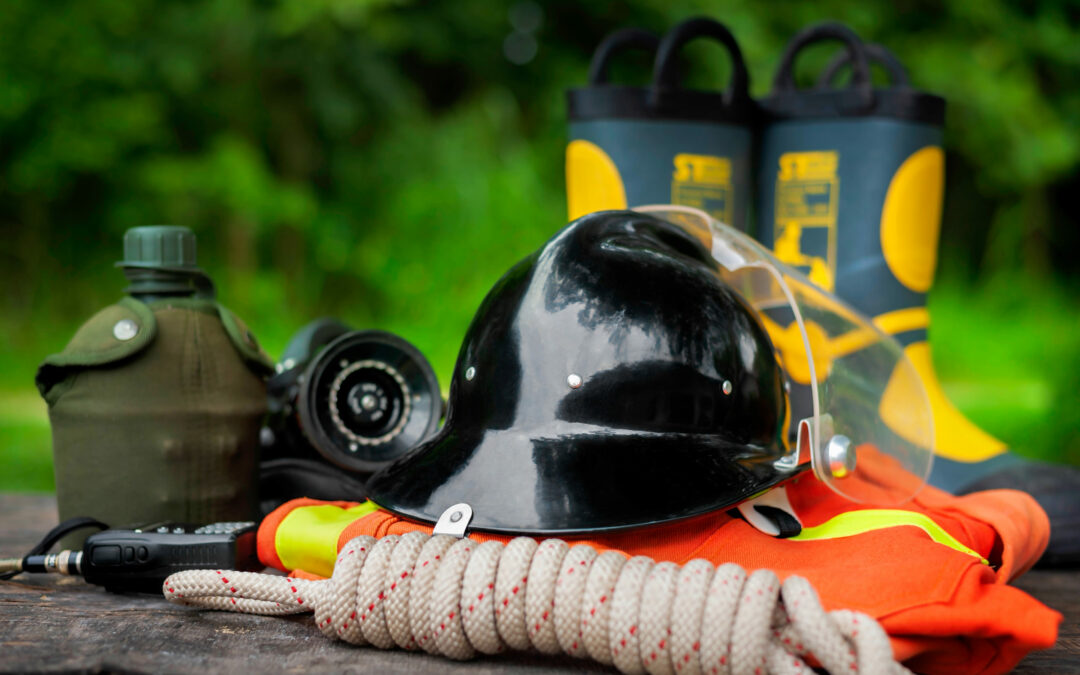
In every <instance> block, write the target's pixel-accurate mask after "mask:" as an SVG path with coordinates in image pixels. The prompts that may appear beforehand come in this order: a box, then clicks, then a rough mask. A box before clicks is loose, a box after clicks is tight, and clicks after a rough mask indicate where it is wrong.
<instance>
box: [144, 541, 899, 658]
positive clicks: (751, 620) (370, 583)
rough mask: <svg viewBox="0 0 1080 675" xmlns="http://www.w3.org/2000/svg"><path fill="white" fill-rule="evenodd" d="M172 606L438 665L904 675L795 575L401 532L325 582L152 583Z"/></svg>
mask: <svg viewBox="0 0 1080 675" xmlns="http://www.w3.org/2000/svg"><path fill="white" fill-rule="evenodd" d="M164 592H165V596H166V597H167V598H168V599H169V600H171V601H173V602H176V603H181V604H186V605H192V606H195V607H202V608H207V609H219V610H227V611H234V612H243V613H247V614H267V615H282V614H297V613H303V612H314V613H315V622H316V624H317V625H318V626H319V629H320V630H321V631H322V632H323V633H324V634H325V635H326V636H327V637H330V638H331V639H340V640H344V641H346V642H350V643H352V644H357V645H367V644H371V645H374V646H376V647H380V648H382V649H387V648H390V647H393V646H395V645H396V646H398V647H401V648H403V649H418V648H419V649H424V650H425V651H428V652H430V653H432V654H441V655H443V656H446V657H449V658H452V659H468V658H472V657H473V656H474V655H475V654H476V652H480V653H484V654H497V653H499V652H502V651H505V650H506V649H508V648H513V649H519V650H523V649H537V650H539V651H541V652H544V653H548V654H557V653H566V654H570V655H572V656H577V657H581V658H584V657H586V656H589V657H592V658H593V659H594V660H596V661H599V662H601V663H605V664H609V665H615V666H616V667H617V668H618V669H619V670H620V671H622V672H623V673H627V674H628V675H630V674H638V675H643V674H644V673H649V674H650V675H698V674H700V673H706V674H709V675H714V674H715V675H726V674H732V675H743V674H749V675H764V674H765V673H774V674H775V675H796V674H798V675H809V674H810V673H812V672H813V670H812V669H811V668H810V667H809V666H808V665H807V663H806V660H805V658H804V657H811V658H813V659H814V660H815V661H816V663H818V664H820V665H821V666H822V667H824V668H825V669H827V670H828V672H832V673H844V674H845V675H857V674H858V673H874V674H875V675H876V674H877V673H885V674H889V675H904V674H908V673H909V671H908V670H907V669H906V668H904V667H903V666H901V665H899V664H897V663H896V662H895V661H894V660H893V655H892V648H891V647H890V645H889V639H888V636H886V635H885V632H884V631H883V630H882V629H881V626H879V625H878V623H877V622H876V621H874V620H873V619H872V618H870V617H868V616H866V615H865V614H860V613H858V612H851V611H847V610H840V611H834V612H830V613H826V612H825V611H824V610H823V609H822V607H821V603H820V601H819V600H818V597H817V593H815V592H814V589H813V587H812V586H811V585H810V583H809V582H808V581H806V580H805V579H803V578H801V577H795V576H793V577H789V578H788V579H787V580H785V581H784V582H783V584H781V583H780V581H779V579H778V578H777V576H776V575H775V574H774V573H772V572H770V571H768V570H757V571H755V572H754V573H752V574H749V575H748V574H747V573H746V571H745V570H743V569H742V568H741V567H739V566H738V565H735V564H732V563H727V564H724V565H721V566H719V567H714V566H713V565H712V564H711V563H709V562H708V561H705V560H692V561H690V562H688V563H687V564H685V565H683V566H682V567H679V566H678V565H675V564H674V563H669V562H662V563H656V562H654V561H653V560H651V559H650V558H646V557H644V556H637V557H634V558H631V559H629V560H627V559H626V558H625V557H624V556H622V555H620V554H618V553H614V552H610V551H609V552H607V553H603V554H600V555H597V553H596V551H595V550H594V549H592V548H591V547H589V546H585V545H578V546H573V547H570V546H569V545H567V544H566V543H565V542H563V541H560V540H557V539H548V540H545V541H543V542H541V543H540V544H537V542H536V541H534V540H533V539H530V538H527V537H519V538H517V539H514V540H513V541H511V542H510V543H509V544H506V545H503V544H502V543H500V542H494V541H489V542H486V543H484V544H479V543H477V542H475V541H473V540H471V539H454V538H452V537H447V536H444V535H436V536H431V535H426V534H423V533H420V532H411V533H409V534H406V535H402V536H400V537H399V536H387V537H383V538H381V539H374V538H372V537H357V538H355V539H352V540H350V541H349V542H348V543H347V544H346V545H345V546H344V547H343V548H342V549H341V553H340V554H339V555H338V558H337V562H336V564H335V566H334V574H333V576H332V577H331V578H330V579H327V580H323V581H307V580H302V579H293V578H291V577H280V576H273V575H269V574H254V573H250V572H232V571H222V570H219V571H208V570H196V571H188V572H179V573H177V574H174V575H172V576H170V577H169V578H168V579H166V580H165V584H164Z"/></svg>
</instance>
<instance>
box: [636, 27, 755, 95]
mask: <svg viewBox="0 0 1080 675" xmlns="http://www.w3.org/2000/svg"><path fill="white" fill-rule="evenodd" d="M699 37H708V38H712V39H713V40H715V41H717V42H719V43H720V44H722V45H723V46H724V47H725V48H726V49H727V52H728V55H729V56H730V57H731V81H730V82H729V83H728V88H727V89H726V90H725V91H724V105H725V106H729V107H730V106H732V105H735V104H738V105H742V104H744V103H748V102H749V100H750V75H749V74H748V73H747V70H746V62H745V61H744V60H743V55H742V50H740V49H739V44H738V43H737V42H736V41H735V37H734V36H733V35H732V34H731V31H729V30H728V29H727V27H726V26H724V24H722V23H720V22H719V21H714V20H713V19H709V18H707V17H696V18H692V19H687V20H686V21H683V22H682V23H680V24H678V25H677V26H675V27H674V28H672V29H671V30H669V31H668V32H667V34H666V35H664V38H663V39H662V40H661V41H660V46H659V47H658V48H657V50H656V63H655V64H654V66H653V85H652V92H651V93H650V97H649V103H650V104H651V105H652V106H653V107H654V108H663V106H664V103H665V98H666V95H667V94H668V93H671V92H676V91H679V90H681V89H682V83H681V82H680V81H679V79H680V78H679V64H678V59H677V57H678V54H679V52H680V51H682V48H683V46H685V45H686V43H688V42H690V41H691V40H695V39H697V38H699Z"/></svg>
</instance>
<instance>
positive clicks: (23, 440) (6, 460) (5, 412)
mask: <svg viewBox="0 0 1080 675" xmlns="http://www.w3.org/2000/svg"><path fill="white" fill-rule="evenodd" d="M0 466H2V467H3V468H4V470H3V471H0V491H25V492H51V491H52V490H53V475H52V451H51V444H50V437H49V417H48V414H47V412H46V408H45V402H44V401H42V400H41V398H40V397H39V396H38V395H37V391H36V390H35V389H33V387H32V386H31V387H27V388H25V389H23V390H19V391H3V392H0Z"/></svg>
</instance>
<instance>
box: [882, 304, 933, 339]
mask: <svg viewBox="0 0 1080 675" xmlns="http://www.w3.org/2000/svg"><path fill="white" fill-rule="evenodd" d="M874 325H875V326H877V327H878V328H880V329H881V332H882V333H887V334H889V335H896V334H897V333H903V332H904V331H909V330H917V329H919V328H926V327H927V326H929V325H930V312H928V311H927V310H926V308H925V307H909V308H907V309H898V310H895V311H892V312H885V313H884V314H879V315H878V316H877V317H875V318H874Z"/></svg>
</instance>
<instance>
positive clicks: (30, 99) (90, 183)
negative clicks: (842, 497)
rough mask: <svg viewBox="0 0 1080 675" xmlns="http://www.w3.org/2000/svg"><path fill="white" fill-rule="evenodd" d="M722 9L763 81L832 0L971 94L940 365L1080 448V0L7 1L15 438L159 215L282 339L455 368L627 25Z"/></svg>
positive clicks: (692, 52) (703, 55) (956, 168)
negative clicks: (352, 346) (475, 316)
mask: <svg viewBox="0 0 1080 675" xmlns="http://www.w3.org/2000/svg"><path fill="white" fill-rule="evenodd" d="M701 13H705V14H711V15H713V16H715V17H716V18H718V19H720V20H722V21H724V22H725V23H727V24H728V26H729V27H730V28H731V29H732V31H733V32H734V33H735V35H736V37H737V38H738V39H739V41H740V43H741V45H742V47H743V50H744V52H745V55H746V59H747V61H748V64H749V66H750V70H751V75H752V83H753V87H752V88H753V92H754V93H755V94H756V95H762V94H764V93H765V92H766V91H767V90H768V87H769V82H770V78H771V75H772V72H773V70H774V69H775V67H776V64H777V61H778V59H779V55H780V53H781V51H782V49H783V46H784V44H785V43H786V41H787V40H788V39H789V38H790V37H791V36H792V35H793V34H794V32H795V31H797V30H798V29H799V28H801V27H802V26H804V25H806V24H808V23H811V22H814V21H819V20H822V19H826V18H832V19H839V20H843V21H845V22H847V23H849V24H851V25H852V27H854V28H855V30H856V31H858V32H859V33H860V34H861V35H863V36H864V37H865V38H867V39H870V40H874V41H877V42H881V43H883V44H885V45H887V46H889V47H890V48H891V49H893V50H894V51H895V52H896V53H897V54H898V56H899V57H900V58H901V60H902V61H904V62H905V63H906V65H907V66H908V69H909V71H910V73H911V76H912V79H913V81H914V83H915V84H916V85H917V86H920V87H923V88H926V89H929V90H932V91H937V92H940V93H943V94H945V95H946V96H947V97H948V98H949V103H950V108H949V113H948V122H947V124H948V128H947V133H946V138H947V145H948V148H947V151H948V167H949V168H948V190H947V198H946V211H945V224H944V229H943V244H942V246H943V251H942V258H941V271H940V273H939V279H940V280H941V281H940V283H939V286H938V289H939V293H940V295H938V296H937V297H935V299H934V300H933V301H932V302H933V308H934V310H935V312H936V318H935V327H934V341H935V349H936V351H937V359H938V361H939V364H940V366H941V367H942V370H943V373H944V374H945V375H946V376H947V377H948V378H949V379H950V382H951V384H950V386H951V387H952V389H951V390H952V391H954V393H955V394H956V395H958V397H959V401H960V404H961V406H962V407H965V408H966V409H968V410H969V411H970V412H972V413H973V414H974V415H975V416H976V419H977V420H978V421H980V422H982V423H984V424H985V425H986V426H987V427H989V428H990V429H991V430H992V431H996V432H998V433H1003V434H1005V435H1006V438H1007V440H1009V441H1010V442H1013V443H1015V444H1016V445H1017V446H1018V447H1020V449H1021V450H1022V451H1025V452H1028V453H1030V454H1037V455H1042V456H1048V457H1057V458H1066V459H1071V460H1072V461H1080V419H1078V415H1077V413H1075V412H1071V413H1067V414H1060V413H1059V412H1058V411H1061V410H1063V409H1067V410H1072V411H1075V410H1077V409H1078V408H1080V406H1077V405H1076V403H1077V399H1078V397H1077V394H1076V392H1077V391H1078V390H1080V374H1078V370H1080V368H1078V367H1077V366H1080V344H1078V343H1080V337H1078V335H1077V333H1078V330H1077V327H1076V326H1077V325H1076V319H1075V316H1076V314H1077V310H1078V309H1080V301H1078V300H1077V293H1076V289H1077V288H1078V286H1080V279H1078V274H1077V268H1076V265H1075V263H1074V262H1073V258H1074V256H1075V254H1076V251H1077V250H1080V228H1078V223H1077V220H1078V218H1080V215H1078V214H1080V210H1078V209H1077V208H1076V207H1075V199H1076V198H1075V194H1076V193H1077V192H1078V190H1080V177H1078V172H1077V166H1078V162H1080V76H1078V73H1080V49H1077V48H1076V45H1077V44H1080V28H1078V26H1080V7H1078V6H1077V5H1076V4H1075V3H1070V2H1056V1H1048V0H1042V1H1040V2H1019V1H1017V2H1002V1H1000V0H986V1H971V2H967V1H964V0H949V1H948V2H945V3H930V2H920V1H917V0H905V1H902V2H896V3H888V4H886V3H874V4H872V5H871V4H868V3H864V2H858V1H857V0H822V1H820V2H815V3H805V2H797V1H795V0H784V1H782V2H775V3H770V4H769V6H768V8H766V7H765V6H764V5H762V4H761V3H760V2H753V1H751V0H736V1H732V2H727V3H724V4H723V6H718V5H716V4H715V3H709V2H674V3H669V2H660V1H659V0H651V1H649V0H634V1H632V2H627V3H619V4H617V5H610V4H608V3H573V2H567V1H565V0H559V1H556V2H545V3H543V4H542V5H541V4H537V3H534V2H532V1H531V0H511V1H510V2H508V3H498V2H492V1H490V0H456V1H455V2H444V3H434V2H409V1H404V0H276V1H273V2H270V1H263V2H254V1H252V0H230V1H228V2H210V1H190V2H179V1H175V0H173V1H158V2H147V1H145V0H80V1H78V2H75V1H69V2H54V3H49V4H48V5H42V4H41V3H37V2H31V1H30V0H7V2H6V3H5V8H4V11H3V12H0V236H2V237H3V240H4V244H5V245H4V246H3V247H2V248H0V279H2V281H3V284H4V288H5V291H6V293H5V294H6V297H7V301H6V303H5V304H4V305H3V306H2V307H0V317H2V321H3V325H4V330H3V331H0V340H2V342H0V347H2V349H0V388H2V389H3V391H6V392H10V394H9V395H8V398H5V399H0V403H3V402H6V404H5V405H2V406H0V407H3V408H4V409H5V410H6V411H7V412H6V413H5V414H4V416H3V417H0V442H3V443H4V444H5V445H6V446H8V447H6V448H5V447H0V457H8V458H9V461H11V462H14V461H16V460H14V459H11V458H13V457H16V454H13V453H22V454H21V455H18V456H19V457H24V458H25V457H36V458H40V457H41V455H42V453H45V459H43V460H42V459H39V460H35V461H39V462H44V464H43V466H46V467H47V442H46V441H44V440H43V438H44V437H43V434H44V431H43V429H44V426H43V422H42V421H41V420H42V419H43V418H42V412H41V410H42V409H41V408H40V406H38V405H37V404H36V403H35V404H30V403H27V402H26V401H27V395H28V394H32V386H31V384H30V382H31V380H32V377H33V371H34V368H35V367H36V364H37V362H38V361H40V359H41V358H42V357H43V356H44V355H45V354H47V353H49V352H51V351H55V350H57V349H59V348H61V347H62V346H63V345H64V343H65V342H66V340H67V339H68V337H69V336H70V335H71V333H72V332H73V330H74V329H75V327H77V326H78V325H79V324H80V323H81V322H82V321H83V320H84V319H85V318H86V317H87V316H88V315H89V314H90V313H92V312H93V311H95V310H96V309H97V308H99V307H101V306H103V305H105V304H107V303H109V302H111V301H113V300H114V299H115V298H116V297H118V296H119V295H120V293H121V291H122V289H123V286H124V283H123V279H122V277H121V275H120V273H119V272H118V271H116V270H114V269H113V268H112V262H113V261H114V260H116V259H117V258H118V257H119V255H120V250H121V245H120V239H121V235H122V233H123V231H124V230H125V229H127V228H128V227H131V226H135V225H140V224H148V223H178V224H184V225H188V226H190V227H192V228H193V229H194V230H195V231H196V233H197V234H198V236H199V244H200V261H201V263H202V264H203V265H204V266H205V267H206V268H207V269H208V271H210V273H211V275H212V276H213V277H214V278H215V280H216V281H217V284H218V287H219V289H220V295H221V297H222V299H223V301H224V302H225V303H226V304H228V305H230V306H231V307H232V308H233V309H234V310H236V311H237V312H238V313H239V314H240V315H241V316H243V317H245V319H246V320H247V321H248V322H249V323H250V324H251V325H252V326H253V327H255V328H256V332H257V333H258V334H259V336H260V337H261V338H262V340H263V342H264V343H265V344H266V345H267V346H268V351H270V352H271V354H272V355H276V353H277V352H278V351H279V350H280V349H281V347H282V346H283V345H284V343H285V341H286V340H287V338H288V336H289V334H291V332H292V331H293V330H294V329H295V328H297V327H299V326H300V325H301V324H303V323H304V322H306V321H307V320H309V319H311V318H314V317H316V316H319V315H324V314H332V315H338V316H340V317H342V318H344V319H345V320H347V321H349V322H351V323H352V324H353V325H355V326H357V327H381V328H385V329H388V330H392V331H398V332H400V333H402V334H403V335H405V336H406V337H407V338H409V339H411V340H413V341H414V342H416V343H417V345H418V346H419V347H420V348H421V350H422V351H424V352H425V353H426V354H428V355H429V356H430V357H431V359H432V361H433V363H434V364H435V366H436V369H437V370H438V371H439V374H440V377H441V378H442V379H443V381H444V382H446V381H447V380H448V378H449V374H450V371H451V369H452V366H453V360H454V358H455V356H456V352H457V348H458V345H459V342H460V339H461V336H462V334H463V332H464V329H465V326H466V325H467V323H468V321H469V319H470V318H471V316H472V313H473V311H474V310H475V308H476V306H477V304H478V303H479V301H480V299H481V298H482V297H483V294H484V293H485V292H486V291H487V289H488V288H489V287H490V285H491V284H492V283H493V282H494V280H495V279H496V278H498V276H499V275H500V274H501V273H502V272H503V271H504V270H505V269H507V268H508V267H509V266H510V264H511V263H512V262H514V261H515V260H517V259H518V258H520V257H522V256H523V255H525V254H526V253H528V252H529V251H531V250H532V249H534V248H535V247H536V246H537V245H538V244H539V243H540V242H542V241H543V240H544V239H546V238H547V236H549V235H550V234H551V233H552V232H553V231H554V230H556V229H557V228H558V227H559V226H561V225H562V224H563V222H564V219H565V201H564V196H563V173H562V153H563V144H564V134H565V129H564V110H563V105H564V103H563V91H564V89H565V88H566V87H568V86H574V85H578V84H581V83H583V82H584V79H585V71H586V68H587V65H588V60H589V57H590V55H591V52H592V49H593V48H594V47H595V45H596V44H597V43H598V42H599V40H600V39H601V38H602V37H603V35H605V34H606V33H608V32H609V31H611V30H613V29H615V28H617V27H619V26H622V25H628V24H630V25H640V26H645V27H649V28H652V29H655V30H658V31H661V30H665V29H666V28H667V27H668V26H670V25H671V24H673V23H674V22H676V21H678V20H681V19H683V18H685V17H687V16H690V15H693V14H701ZM688 56H689V58H688V62H690V63H692V66H693V67H691V68H688V71H689V72H688V79H689V81H690V82H691V83H692V84H696V85H699V86H708V87H712V86H717V83H722V82H723V81H724V79H725V77H726V68H727V64H726V63H725V60H724V57H723V56H722V52H721V51H720V50H719V48H717V47H715V46H710V45H707V44H705V45H701V44H695V45H691V46H690V48H689V55H688ZM827 57H828V53H827V50H824V51H821V52H820V53H811V54H808V55H807V58H806V59H804V61H805V63H800V77H801V78H803V79H805V80H806V81H809V78H810V76H811V75H812V71H813V70H814V67H815V66H820V64H821V63H822V62H823V61H824V59H826V58H827ZM637 65H638V66H639V68H638V69H637V71H634V70H633V69H631V68H628V69H626V70H627V72H625V73H622V74H621V76H626V77H638V78H641V77H645V76H646V73H645V64H637ZM973 345H988V346H992V347H993V349H992V350H991V352H992V353H993V355H994V361H993V362H990V361H988V360H987V359H985V358H972V357H971V355H972V354H973V353H976V352H974V351H973V349H972V346H973ZM998 384H1000V385H1001V387H998ZM1017 392H1027V393H1026V394H1024V395H1020V394H1017ZM1032 392H1034V393H1032ZM1025 396H1026V398H1025ZM19 411H24V412H19ZM26 420H36V422H26ZM26 424H30V426H31V427H33V428H35V429H38V431H36V432H34V431H27V430H26V428H25V425H26ZM35 424H36V425H37V426H34V425H35ZM1033 428H1034V429H1036V431H1035V432H1032V429H1033ZM28 438H29V439H33V440H32V441H27V440H26V439H28ZM18 461H22V460H18ZM27 461H29V460H27ZM42 480H44V479H38V480H33V479H18V481H16V482H15V484H16V485H24V484H31V485H38V486H42V485H44V483H42Z"/></svg>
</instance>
